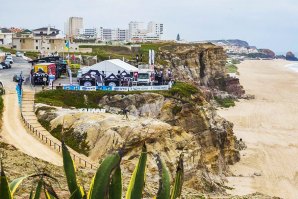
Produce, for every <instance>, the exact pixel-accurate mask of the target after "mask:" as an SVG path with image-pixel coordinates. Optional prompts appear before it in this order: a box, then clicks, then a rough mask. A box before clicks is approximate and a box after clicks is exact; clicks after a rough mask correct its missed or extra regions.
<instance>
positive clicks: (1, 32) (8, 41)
mask: <svg viewBox="0 0 298 199" xmlns="http://www.w3.org/2000/svg"><path fill="white" fill-rule="evenodd" d="M13 35H14V33H12V32H11V31H10V30H8V29H6V28H1V29H0V45H12V38H13Z"/></svg>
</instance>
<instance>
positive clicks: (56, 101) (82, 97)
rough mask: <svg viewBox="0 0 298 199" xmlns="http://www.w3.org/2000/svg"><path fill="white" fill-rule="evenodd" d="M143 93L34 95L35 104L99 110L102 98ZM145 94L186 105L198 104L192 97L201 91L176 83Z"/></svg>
mask: <svg viewBox="0 0 298 199" xmlns="http://www.w3.org/2000/svg"><path fill="white" fill-rule="evenodd" d="M142 93H144V91H130V92H116V91H67V90H49V91H42V92H39V93H37V94H36V96H35V102H36V103H43V104H48V105H51V106H58V107H64V108H72V107H74V108H101V107H99V102H100V100H101V99H102V97H104V96H114V95H131V94H142ZM146 93H157V94H160V95H163V96H164V97H166V98H174V99H177V100H181V101H182V102H186V103H195V104H198V103H200V102H199V101H198V99H197V98H195V99H192V95H200V96H202V93H201V91H200V90H199V89H198V88H197V87H195V86H193V85H190V84H187V83H183V82H176V83H175V84H174V85H173V87H172V89H170V90H168V91H150V92H148V91H146Z"/></svg>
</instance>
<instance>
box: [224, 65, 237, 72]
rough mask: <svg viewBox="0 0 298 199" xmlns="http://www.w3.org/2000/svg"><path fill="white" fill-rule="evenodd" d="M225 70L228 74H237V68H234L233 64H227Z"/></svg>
mask: <svg viewBox="0 0 298 199" xmlns="http://www.w3.org/2000/svg"><path fill="white" fill-rule="evenodd" d="M226 68H227V72H228V73H237V72H238V67H237V66H235V65H234V64H228V65H227V66H226Z"/></svg>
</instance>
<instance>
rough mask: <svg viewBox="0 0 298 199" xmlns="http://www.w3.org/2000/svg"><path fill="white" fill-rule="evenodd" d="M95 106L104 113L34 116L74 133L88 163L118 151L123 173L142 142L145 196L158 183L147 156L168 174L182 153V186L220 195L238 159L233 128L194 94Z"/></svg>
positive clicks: (116, 99)
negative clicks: (163, 164)
mask: <svg viewBox="0 0 298 199" xmlns="http://www.w3.org/2000/svg"><path fill="white" fill-rule="evenodd" d="M99 106H100V107H104V108H105V109H106V110H107V112H108V113H101V114H89V113H78V111H77V110H71V109H68V110H67V109H56V110H55V109H51V108H46V109H44V108H43V109H40V108H38V109H37V115H38V118H40V119H43V120H47V122H49V123H50V129H51V130H52V131H55V129H56V128H58V127H59V126H60V125H62V124H64V128H65V129H72V131H73V132H74V134H77V133H81V134H86V135H87V136H86V140H82V141H86V142H87V143H88V145H89V147H90V151H89V156H90V157H91V158H92V159H93V160H101V159H102V158H103V157H104V156H105V155H106V153H107V152H109V151H112V150H115V149H117V148H119V147H124V148H125V151H126V152H127V155H126V156H125V157H124V159H123V164H124V165H125V166H124V168H125V169H124V170H125V171H126V174H129V173H131V172H132V170H133V168H134V165H135V163H136V161H137V157H138V154H139V152H140V146H141V145H142V143H143V142H146V143H147V147H148V151H149V154H150V159H149V162H150V163H149V165H148V169H149V172H148V175H149V177H148V179H150V180H151V181H152V182H151V183H152V185H154V186H152V187H148V189H150V190H147V192H148V193H151V194H152V193H154V192H155V191H156V190H155V188H156V187H157V183H158V177H156V176H157V175H158V173H157V168H156V164H155V162H154V158H153V156H152V155H153V154H156V153H159V154H160V155H161V157H162V158H163V159H164V161H165V162H166V164H167V166H168V168H169V170H170V171H171V173H172V175H173V174H174V172H175V165H176V160H177V158H178V156H179V154H180V153H184V154H185V155H184V160H185V165H186V166H185V181H186V182H185V187H186V188H187V189H194V190H199V191H203V190H205V191H207V192H210V191H220V190H221V191H222V190H223V189H224V188H223V186H222V185H223V182H224V181H223V180H224V176H225V175H226V174H227V173H228V172H229V170H228V165H230V164H234V163H235V162H237V161H239V159H240V156H239V151H238V150H237V149H236V137H235V136H234V134H233V125H232V124H231V123H229V122H228V121H226V120H224V119H223V118H220V117H219V116H218V115H217V114H216V112H215V110H214V109H213V108H212V107H211V106H210V105H209V104H208V103H207V102H206V101H205V99H204V98H203V96H202V94H201V93H200V92H198V93H197V94H193V95H191V96H189V97H181V96H178V95H175V96H174V97H167V96H165V95H161V94H158V93H143V94H128V95H121V94H117V95H112V96H104V97H102V98H101V99H100V102H99ZM124 108H127V109H128V110H129V120H125V118H124V117H123V115H121V114H119V113H121V112H122V109H124ZM53 115H55V117H53ZM77 137H78V138H83V136H77ZM155 185H156V186H155ZM149 195H150V194H149ZM150 196H151V195H150Z"/></svg>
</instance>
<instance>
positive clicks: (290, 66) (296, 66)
mask: <svg viewBox="0 0 298 199" xmlns="http://www.w3.org/2000/svg"><path fill="white" fill-rule="evenodd" d="M286 67H287V68H288V69H290V70H293V71H295V72H297V73H298V63H293V64H288V65H286Z"/></svg>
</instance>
